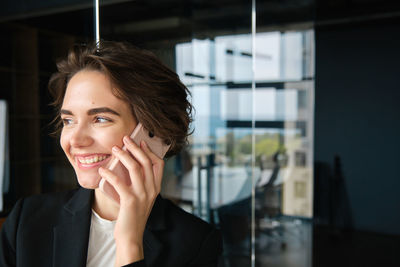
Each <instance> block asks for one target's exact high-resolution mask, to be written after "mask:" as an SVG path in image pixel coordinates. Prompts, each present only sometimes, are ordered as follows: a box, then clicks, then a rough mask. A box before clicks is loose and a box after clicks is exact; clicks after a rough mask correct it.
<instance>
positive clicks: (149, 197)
mask: <svg viewBox="0 0 400 267" xmlns="http://www.w3.org/2000/svg"><path fill="white" fill-rule="evenodd" d="M123 140H124V145H125V147H126V150H127V151H124V150H122V149H120V148H119V147H116V146H115V147H113V154H114V155H115V157H117V158H118V159H119V160H120V161H121V163H122V164H123V165H124V166H125V167H126V168H127V169H128V171H129V176H130V180H131V185H127V184H126V183H125V182H124V181H121V179H118V177H117V176H116V175H115V174H114V173H113V172H112V171H110V170H108V169H104V168H100V169H99V174H100V175H101V177H102V178H104V179H106V181H107V182H109V183H110V184H111V185H112V186H113V187H114V188H115V190H116V191H117V193H118V194H119V197H120V209H119V213H118V218H117V223H116V225H115V230H114V238H115V242H116V247H117V249H116V250H117V251H116V265H117V266H121V265H125V264H129V263H132V262H135V261H138V260H141V259H143V258H144V255H143V234H144V229H145V227H146V223H147V219H148V217H149V215H150V212H151V209H152V208H153V204H154V201H155V199H156V197H157V195H158V194H159V193H160V190H161V180H162V176H163V169H164V161H163V160H162V159H160V158H159V157H157V156H156V155H155V154H154V153H153V152H152V151H151V150H150V149H149V148H148V146H147V144H146V143H145V142H144V141H142V142H141V144H140V147H139V146H137V145H136V144H135V142H133V141H132V139H131V138H130V137H128V136H125V137H124V139H123Z"/></svg>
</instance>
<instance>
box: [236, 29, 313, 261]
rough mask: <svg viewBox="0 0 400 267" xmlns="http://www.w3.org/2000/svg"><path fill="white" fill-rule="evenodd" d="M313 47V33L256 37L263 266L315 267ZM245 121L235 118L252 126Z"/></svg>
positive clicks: (258, 232)
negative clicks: (313, 258) (313, 252)
mask: <svg viewBox="0 0 400 267" xmlns="http://www.w3.org/2000/svg"><path fill="white" fill-rule="evenodd" d="M312 43H313V31H312V30H298V31H296V30H292V31H289V32H278V31H275V32H260V33H257V35H256V49H257V50H256V54H255V56H256V72H255V79H256V85H257V89H256V96H255V103H254V104H255V114H254V115H255V119H256V129H255V131H254V135H255V139H256V145H255V146H256V147H255V154H256V162H255V165H256V170H255V173H256V179H257V183H256V185H255V186H256V199H255V203H256V204H255V207H254V208H255V214H256V215H255V225H256V228H255V231H256V245H255V251H256V255H255V256H256V262H259V263H261V266H264V265H265V266H311V248H312V236H311V232H312V231H311V229H312V228H311V220H310V219H311V218H312V210H313V208H312V207H313V205H312V201H313V169H312V166H313V123H314V122H313V117H314V114H313V106H314V76H313V70H312V66H313V65H312V63H311V62H312V60H313V57H312V55H313V50H312V49H313V46H312V45H311V44H312ZM244 91H246V90H244ZM235 93H236V92H235ZM240 94H243V92H237V93H236V95H237V96H236V97H240V96H239V95H240ZM247 94H249V95H250V94H251V92H250V91H249V90H247ZM243 115H244V114H243ZM243 115H242V117H240V115H239V116H238V115H236V116H235V117H236V119H237V120H249V117H248V116H244V117H243Z"/></svg>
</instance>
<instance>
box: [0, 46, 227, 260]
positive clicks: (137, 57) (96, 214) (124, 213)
mask: <svg viewBox="0 0 400 267" xmlns="http://www.w3.org/2000/svg"><path fill="white" fill-rule="evenodd" d="M57 67H58V72H57V73H55V74H53V76H52V77H51V79H50V82H49V89H50V91H51V92H52V94H53V96H54V97H55V101H54V105H55V106H56V108H57V113H58V118H59V122H60V124H61V137H60V144H61V147H62V149H63V150H64V152H65V155H66V156H67V158H68V160H69V161H70V163H71V165H72V166H73V168H74V170H75V173H76V176H77V179H78V182H79V184H80V186H81V187H80V188H79V189H77V190H74V191H70V192H66V193H57V194H47V195H40V196H33V197H29V198H26V199H22V200H19V201H18V202H17V204H16V205H15V207H14V209H13V211H12V212H11V213H10V215H9V217H8V218H7V221H6V222H5V223H4V225H3V229H2V232H1V240H0V241H1V242H0V246H1V247H0V248H1V254H0V265H1V266H21V267H22V266H30V267H32V266H41V267H45V266H57V267H60V266H96V267H101V266H132V267H133V266H135V267H136V266H174V267H177V266H216V265H217V260H218V256H219V254H220V253H221V249H222V245H221V237H220V234H219V232H218V231H217V230H215V229H214V228H213V227H211V226H210V225H208V224H207V223H205V222H204V221H202V220H200V219H198V218H196V217H195V216H193V215H191V214H188V213H186V212H184V211H183V210H181V209H179V208H178V207H176V206H174V205H173V204H172V203H171V202H170V201H167V200H165V199H163V198H162V197H161V196H160V195H159V192H160V186H161V180H162V176H163V168H164V161H163V159H161V158H159V157H158V156H156V155H155V154H154V153H153V152H152V151H151V150H150V149H149V147H148V146H147V144H146V143H145V142H141V143H140V146H138V145H136V144H135V142H133V141H132V139H131V138H130V137H129V135H130V134H131V133H132V131H133V129H134V128H135V127H136V125H137V124H138V123H139V122H140V123H142V125H143V126H144V127H145V128H146V129H148V130H149V131H150V132H152V133H154V135H156V136H158V137H160V138H161V139H162V140H164V142H165V143H167V144H169V145H170V148H169V151H168V153H167V157H169V156H172V155H174V154H176V153H178V152H179V151H180V149H181V148H182V147H183V146H184V145H185V143H186V138H187V132H188V127H189V123H190V122H191V116H190V115H191V105H190V103H189V102H188V101H187V94H188V90H187V88H186V87H185V86H184V85H183V84H182V83H181V82H180V80H179V78H178V76H177V75H176V73H174V72H173V71H171V70H170V69H169V68H167V67H166V66H164V65H163V64H162V63H161V62H160V61H159V60H158V59H157V58H156V57H155V56H154V55H153V54H151V53H149V52H146V51H143V50H139V49H137V48H134V47H132V46H130V45H128V44H123V43H115V42H102V43H101V47H99V48H98V47H96V46H95V45H93V46H90V47H76V48H75V49H74V50H73V51H71V52H70V53H69V55H68V58H67V59H65V60H63V61H61V62H59V63H58V65H57ZM123 146H125V147H126V151H125V150H123V149H122V147H123ZM115 158H118V159H119V161H120V162H121V163H122V164H123V165H124V166H125V167H126V169H127V170H128V171H129V178H128V179H129V180H130V181H129V182H126V181H123V180H122V179H119V178H120V177H118V176H117V175H116V174H115V172H113V171H111V170H109V169H108V167H109V165H110V162H111V161H112V160H113V159H115ZM101 179H104V180H105V181H107V182H108V183H109V184H110V185H111V186H113V188H114V189H115V191H116V192H117V193H118V196H119V203H118V202H116V201H115V200H114V199H113V198H111V197H110V195H108V194H107V193H105V192H103V191H102V190H101V189H100V188H99V183H100V180H101Z"/></svg>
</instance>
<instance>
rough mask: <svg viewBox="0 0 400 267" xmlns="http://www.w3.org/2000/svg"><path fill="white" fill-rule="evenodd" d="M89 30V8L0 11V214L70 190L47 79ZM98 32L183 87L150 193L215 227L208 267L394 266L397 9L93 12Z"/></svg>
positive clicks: (275, 5) (326, 3)
mask: <svg viewBox="0 0 400 267" xmlns="http://www.w3.org/2000/svg"><path fill="white" fill-rule="evenodd" d="M252 10H253V11H255V13H254V14H252ZM252 15H253V17H252ZM252 18H255V19H256V25H255V30H256V33H255V32H254V31H253V28H252V26H253V27H254V24H252ZM94 25H95V23H94V10H93V1H91V0H89V1H82V0H81V1H77V0H62V1H48V0H46V1H29V0H18V1H17V0H14V1H2V2H1V3H0V51H1V53H0V179H1V180H0V189H1V191H2V192H3V194H2V198H1V199H0V210H1V217H6V216H7V214H8V213H9V211H10V209H11V208H12V206H13V204H14V203H15V201H16V200H17V199H18V198H20V197H24V196H28V195H32V194H38V193H45V192H54V191H62V190H68V189H70V188H74V187H76V186H77V183H76V180H75V174H74V172H73V170H72V168H71V167H70V166H69V163H68V162H67V160H66V159H65V157H64V154H63V152H62V150H61V148H60V146H59V143H58V140H57V139H55V138H53V137H50V136H49V133H50V132H51V131H52V130H53V128H52V127H51V126H49V123H50V121H51V120H52V119H53V116H54V111H53V109H52V107H51V106H49V103H50V102H51V98H50V96H49V94H48V92H47V83H48V80H49V77H50V75H51V74H52V73H53V72H54V71H55V62H56V60H57V59H58V58H61V57H64V56H66V54H67V51H68V49H69V48H70V47H71V46H72V45H73V44H74V43H85V42H90V41H92V40H93V39H94ZM100 34H101V38H102V39H105V40H120V41H129V42H131V43H133V44H135V45H136V46H139V47H142V48H146V49H149V50H151V51H153V52H154V53H155V54H157V55H158V56H159V57H160V58H161V59H162V61H163V62H165V63H166V64H167V65H168V66H170V67H171V68H172V69H174V70H176V72H177V73H178V74H179V76H180V78H181V79H182V81H183V82H184V83H185V84H186V85H187V86H188V88H189V89H190V91H191V93H192V97H191V100H192V103H193V104H194V106H195V109H196V113H195V120H194V123H193V125H192V128H193V129H194V130H195V131H194V134H193V135H192V136H191V137H190V145H189V146H188V147H187V148H186V149H185V150H184V151H182V153H181V154H180V155H178V156H176V157H174V158H171V159H169V160H168V161H167V165H166V171H165V178H164V180H163V191H162V195H163V196H164V197H166V198H169V199H171V200H172V201H174V202H175V203H176V204H177V205H179V206H181V207H182V208H184V209H185V210H187V211H188V212H191V213H194V214H195V215H197V216H199V217H201V218H203V219H204V220H207V221H209V222H210V223H213V224H215V225H216V226H217V227H218V228H220V229H221V232H222V234H223V238H224V255H223V257H222V258H221V261H220V266H226V267H235V266H243V267H246V266H268V267H269V266H271V267H275V266H285V267H292V266H293V267H297V266H299V267H303V266H304V267H311V266H314V267H315V266H317V267H319V266H322V267H325V266H327V267H329V266H365V267H367V266H399V265H400V260H399V259H398V251H400V227H399V225H400V194H399V193H398V192H397V191H398V189H399V188H400V174H399V170H398V169H399V168H398V166H400V165H399V164H398V162H397V161H398V160H399V159H400V157H399V155H398V151H400V147H399V145H400V142H399V140H398V138H399V136H400V126H399V122H400V105H399V104H398V102H399V99H400V90H399V89H400V87H399V86H400V78H399V77H400V71H399V70H400V68H399V64H400V51H399V50H400V4H399V2H398V1H394V0H269V1H264V0H256V1H253V2H252V1H251V0H246V1H243V0H221V1H204V0H147V1H145V0H137V1H129V0H102V1H100ZM254 48H255V50H253V49H254ZM253 60H255V61H254V63H255V65H254V67H255V68H254V69H253V65H252V64H253ZM253 70H254V71H253ZM252 256H254V257H252ZM252 259H253V261H252Z"/></svg>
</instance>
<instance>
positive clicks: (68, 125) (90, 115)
mask: <svg viewBox="0 0 400 267" xmlns="http://www.w3.org/2000/svg"><path fill="white" fill-rule="evenodd" d="M111 88H112V84H111V82H110V80H109V79H108V78H107V77H106V76H105V75H104V74H102V73H101V72H98V71H91V70H83V71H80V72H78V73H77V74H75V75H74V76H73V77H72V78H71V80H70V81H69V83H68V86H67V89H66V92H65V96H64V101H63V104H62V108H61V119H62V121H63V124H64V127H63V129H62V132H61V138H60V143H61V147H62V149H63V150H64V153H65V155H66V156H67V158H68V160H69V161H70V162H71V164H72V166H73V167H74V169H75V173H76V175H77V178H78V182H79V184H80V185H81V186H82V187H84V188H87V189H94V188H97V187H98V185H99V182H100V176H99V174H98V169H99V167H101V166H102V167H107V164H109V163H110V161H111V148H112V147H113V146H115V145H117V146H119V147H122V145H123V143H122V138H123V137H124V136H125V135H130V133H131V132H132V131H133V129H134V128H135V127H136V124H137V122H136V120H135V118H134V117H133V114H132V112H131V108H130V106H129V104H128V103H126V102H124V101H122V100H121V99H118V98H117V97H115V96H114V95H113V94H112V92H111Z"/></svg>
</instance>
